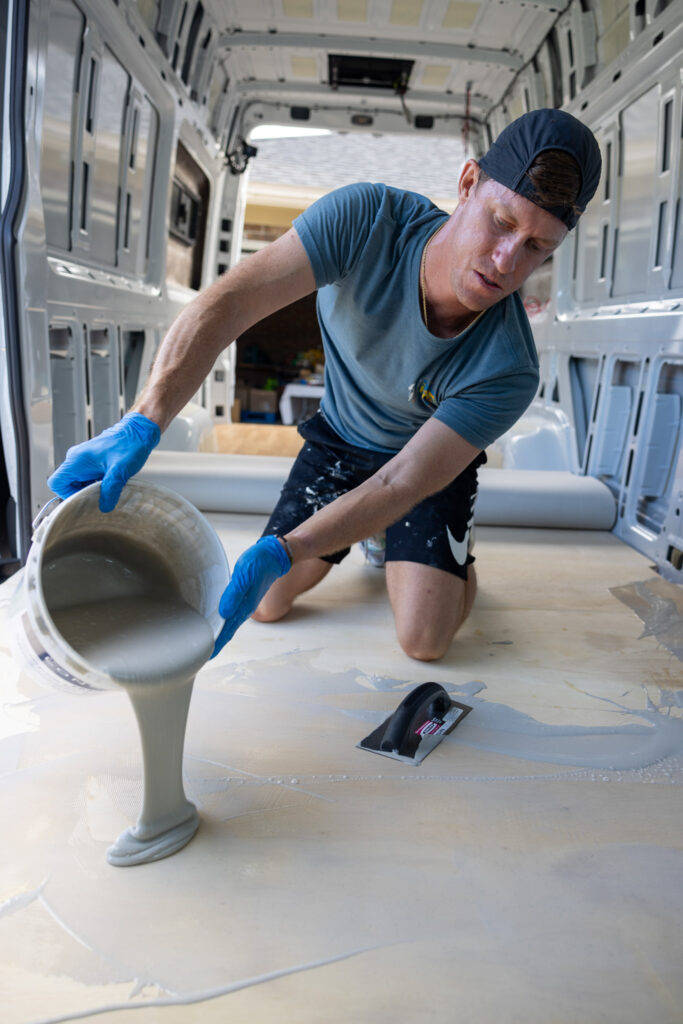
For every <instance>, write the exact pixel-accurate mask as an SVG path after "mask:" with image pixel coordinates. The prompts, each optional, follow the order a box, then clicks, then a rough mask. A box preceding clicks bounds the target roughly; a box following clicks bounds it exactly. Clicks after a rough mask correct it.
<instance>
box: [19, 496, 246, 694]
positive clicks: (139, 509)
mask: <svg viewBox="0 0 683 1024" xmlns="http://www.w3.org/2000/svg"><path fill="white" fill-rule="evenodd" d="M99 493H100V485H99V484H98V483H95V484H91V485H90V486H88V487H86V488H84V489H83V490H81V491H79V492H78V493H77V494H74V495H72V496H71V497H70V498H67V499H66V500H65V501H63V502H61V503H60V504H57V505H56V507H53V508H52V510H50V511H47V512H46V514H45V515H44V516H42V514H41V516H39V517H38V519H37V520H36V523H35V524H34V527H35V532H34V534H33V540H32V545H31V548H30V551H29V554H28V558H27V561H26V565H25V567H24V569H23V570H22V575H23V578H22V581H21V583H20V585H19V586H18V588H17V590H16V592H15V595H14V598H13V600H12V602H11V605H10V617H11V619H12V620H13V625H14V629H13V633H14V640H15V646H16V651H17V654H18V655H19V658H20V660H21V661H22V662H23V663H24V667H25V668H26V670H27V671H28V672H29V673H30V674H31V675H33V676H35V677H37V678H38V679H39V680H41V681H42V682H45V683H48V684H49V685H51V686H53V687H57V688H59V689H65V688H66V689H69V690H71V691H72V692H73V691H74V688H80V689H86V690H87V689H117V688H118V686H119V684H118V683H116V682H115V681H114V680H113V679H112V678H111V676H109V675H108V674H107V673H106V672H103V671H101V670H100V669H98V668H97V667H96V666H95V665H93V664H91V663H89V662H88V661H87V660H86V659H85V658H84V657H83V656H82V655H81V654H79V652H78V651H76V650H74V648H73V647H71V646H70V645H69V644H68V643H67V641H66V640H65V639H64V637H63V636H62V635H61V634H60V632H59V630H58V629H57V627H56V626H55V623H54V621H53V619H52V616H51V614H50V605H49V601H48V600H47V599H46V593H45V587H44V585H43V583H44V569H45V565H46V563H47V561H48V559H49V557H50V552H51V551H53V550H54V549H55V547H57V545H59V544H63V543H64V542H66V541H70V542H71V543H72V544H73V543H77V541H78V538H79V536H84V537H85V536H90V537H92V536H93V534H95V535H97V536H98V537H99V538H100V539H101V542H102V544H106V542H107V537H108V536H111V535H117V534H119V535H121V534H123V535H124V536H125V537H128V538H130V537H133V538H134V539H135V542H136V544H137V545H138V546H140V547H142V548H145V549H147V550H148V551H149V554H150V556H153V557H154V558H155V559H160V560H161V561H162V562H163V565H164V568H165V570H167V571H168V573H169V575H170V576H172V577H173V580H174V582H175V585H176V586H177V591H178V594H179V596H180V597H181V598H182V599H183V600H184V601H186V602H187V604H188V605H190V607H191V608H194V609H195V611H198V612H199V613H200V614H201V615H203V616H204V618H205V619H206V620H207V622H208V624H209V626H210V628H211V630H212V632H213V634H214V637H217V636H218V634H219V632H220V629H221V626H222V625H223V620H222V619H221V617H220V615H219V614H218V602H219V599H220V597H221V594H222V593H223V590H224V588H225V586H226V585H227V582H228V579H229V575H230V570H229V566H228V560H227V557H226V554H225V551H224V549H223V546H222V544H221V542H220V540H219V539H218V537H217V535H216V533H215V531H214V530H213V528H212V527H211V526H210V524H209V523H208V522H207V520H206V519H205V518H204V516H203V515H202V514H201V513H200V512H199V511H198V510H197V509H196V508H195V507H194V505H192V504H191V503H190V502H189V501H187V500H186V499H185V498H183V497H181V496H180V495H179V494H175V493H174V492H173V491H170V490H168V489H167V488H165V487H161V486H158V485H156V484H151V483H147V482H145V481H139V480H132V481H129V483H127V484H126V486H125V487H124V489H123V492H122V494H121V498H120V499H119V502H118V504H117V506H116V508H115V509H114V510H113V511H112V512H108V513H106V514H104V513H102V512H100V510H99V507H98V500H99ZM46 508H47V507H46ZM114 539H115V537H114ZM83 596H84V598H86V599H87V595H83Z"/></svg>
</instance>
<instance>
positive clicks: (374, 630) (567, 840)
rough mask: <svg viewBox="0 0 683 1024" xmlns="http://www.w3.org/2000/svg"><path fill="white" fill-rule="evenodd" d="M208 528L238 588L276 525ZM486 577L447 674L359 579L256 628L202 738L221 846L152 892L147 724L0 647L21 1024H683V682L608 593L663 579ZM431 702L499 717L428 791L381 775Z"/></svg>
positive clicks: (249, 628) (194, 733) (334, 580)
mask: <svg viewBox="0 0 683 1024" xmlns="http://www.w3.org/2000/svg"><path fill="white" fill-rule="evenodd" d="M211 519H212V522H213V523H214V525H215V526H216V528H217V529H218V531H219V533H220V535H221V537H222V538H223V540H224V542H225V545H226V548H227V551H228V554H229V557H230V561H231V564H232V563H233V562H234V560H235V558H236V556H237V555H238V554H239V552H240V551H241V550H242V549H243V548H244V547H245V546H246V544H247V543H249V542H250V541H251V540H253V539H255V537H256V536H257V534H258V532H259V529H260V525H261V522H262V520H261V518H260V517H246V516H245V517H233V516H213V517H211ZM476 553H477V566H478V570H479V574H480V580H481V589H480V595H479V598H478V601H477V604H476V605H475V609H474V612H473V614H472V616H471V619H470V621H469V622H468V623H467V625H466V626H465V628H464V630H463V633H462V636H461V637H460V639H458V640H457V641H456V643H455V644H454V645H453V647H452V650H451V652H450V653H449V655H448V657H447V658H446V659H445V660H444V661H443V662H441V663H439V664H437V665H425V664H419V663H417V662H413V661H410V660H409V659H408V658H406V657H405V656H404V655H403V654H402V653H401V652H400V650H399V648H398V646H397V644H396V642H395V640H394V636H393V630H392V624H391V616H390V612H389V609H388V606H387V601H386V596H385V593H384V582H383V573H382V571H381V570H376V569H373V568H371V567H369V566H366V565H364V564H363V562H362V559H361V556H360V554H359V553H358V552H357V551H354V552H353V553H352V555H351V556H350V558H349V559H348V560H347V562H346V563H345V564H344V565H343V566H342V567H341V568H340V569H339V570H335V571H334V572H333V573H332V574H331V576H330V577H328V579H327V580H326V581H324V583H323V584H322V585H321V586H320V587H319V588H318V590H317V591H314V592H312V593H311V594H310V595H309V596H307V598H306V600H305V601H302V603H301V606H300V608H299V609H298V610H297V611H296V612H295V613H294V614H293V615H292V617H291V619H290V620H289V621H286V622H283V623H281V624H277V625H271V626H266V625H258V624H255V623H248V624H246V625H245V626H244V627H243V628H242V630H241V631H240V632H239V634H238V635H237V637H236V638H235V639H234V641H233V642H232V644H230V645H229V646H228V648H226V649H225V650H224V651H223V653H222V655H221V656H220V657H219V658H218V659H217V660H216V661H214V662H211V663H209V665H208V666H206V667H205V668H204V669H203V670H202V672H201V673H200V675H199V677H198V679H197V684H196V689H195V693H194V697H193V703H192V707H191V709H190V721H189V726H188V735H187V741H186V760H185V767H186V776H187V779H186V788H187V792H188V795H190V796H191V798H192V799H194V800H195V802H196V803H197V804H198V806H199V808H200V811H201V815H202V825H201V828H200V831H199V833H198V834H197V836H196V838H195V839H194V841H193V842H192V843H191V844H190V845H189V846H188V847H187V848H186V849H185V850H184V851H182V852H181V853H179V854H177V855H176V856H174V857H171V858H169V859H168V860H165V861H160V862H158V863H156V864H151V865H146V866H144V867H137V868H128V869H117V868H112V867H110V866H109V865H108V864H107V862H106V860H105V851H106V848H107V846H108V845H109V843H110V842H111V841H112V840H113V839H114V838H115V836H116V835H117V834H118V832H119V831H120V830H121V829H122V828H124V827H125V826H126V825H127V824H130V823H131V822H132V821H133V820H134V819H135V817H136V813H137V810H138V807H139V800H140V763H139V758H140V755H139V746H138V739H137V734H136V728H135V724H134V720H133V715H132V711H131V708H130V706H129V705H128V702H127V699H126V698H125V696H124V695H123V694H118V693H98V694H94V695H85V696H84V695H74V696H71V695H66V694H61V693H57V692H52V691H50V690H44V689H41V688H40V687H39V686H38V685H36V684H35V683H34V682H32V681H31V680H30V679H29V678H27V676H26V675H25V674H24V673H23V672H22V671H21V670H20V667H19V666H18V665H17V664H16V663H15V662H14V661H13V659H12V656H11V654H10V653H9V646H10V638H9V637H8V636H7V629H6V627H5V622H4V618H3V619H2V623H1V627H0V629H1V631H0V643H1V644H2V649H1V651H0V655H1V658H2V663H1V665H0V687H1V688H2V691H1V692H2V710H1V712H0V736H2V737H3V738H2V739H1V740H0V771H1V772H2V776H1V778H0V787H1V791H2V808H3V839H2V858H1V861H2V867H1V873H0V993H2V996H1V997H0V998H1V1004H2V1011H1V1013H0V1017H1V1020H2V1022H3V1024H28V1022H31V1024H35V1022H38V1021H51V1022H55V1021H67V1020H75V1019H84V1020H92V1019H94V1015H96V1014H100V1013H104V1016H103V1017H102V1018H101V1019H102V1020H106V1021H108V1022H111V1024H131V1022H133V1021H134V1022H135V1024H152V1022H161V1024H187V1022H191V1024H194V1022H202V1024H213V1022H230V1024H242V1022H244V1024H247V1022H249V1024H261V1022H263V1024H290V1022H291V1024H294V1022H296V1024H313V1022H316V1024H317V1022H320V1024H354V1022H362V1024H365V1022H372V1024H385V1022H386V1024H390V1022H391V1024H396V1022H400V1024H407V1022H410V1024H412V1022H417V1024H422V1022H438V1024H451V1022H455V1021H457V1022H463V1024H517V1022H519V1024H565V1022H567V1024H568V1022H572V1024H579V1022H580V1024H598V1022H600V1024H612V1022H614V1024H643V1022H646V1021H647V1022H648V1024H674V1022H675V1024H680V1022H681V1020H682V1019H683V971H682V970H681V964H682V963H683V928H682V922H683V881H682V880H683V800H682V797H683V671H682V670H683V665H682V663H681V662H680V661H679V660H678V659H677V658H676V657H674V655H672V654H670V653H669V652H668V651H667V649H666V648H665V647H663V646H661V645H660V644H659V643H658V641H657V639H656V638H655V637H654V636H641V634H642V632H643V624H642V623H641V621H640V620H639V619H638V618H637V616H636V615H635V614H634V613H633V612H632V611H631V610H630V609H629V608H628V607H626V606H625V605H624V604H623V603H621V602H620V601H619V600H617V599H616V597H614V596H613V595H612V594H611V593H610V589H609V588H611V587H616V586H620V585H625V584H629V583H631V582H633V581H636V580H645V579H648V578H650V577H651V576H652V571H651V569H650V567H649V565H648V563H647V561H646V560H645V559H644V558H643V557H642V556H640V555H639V554H638V553H636V552H634V551H632V550H631V549H629V548H626V547H624V546H623V545H621V544H620V543H619V542H618V541H616V540H615V539H614V538H613V537H612V536H611V535H608V534H595V533H567V532H560V531H526V530H500V529H480V530H479V532H478V540H477V551H476ZM11 586H12V583H11V581H10V584H9V585H5V586H3V587H0V603H2V604H4V603H6V601H7V599H8V597H9V592H10V590H11ZM0 612H2V609H0ZM2 614H3V615H4V612H2ZM431 679H434V680H437V681H439V682H441V683H443V684H444V685H446V686H447V687H448V688H449V689H450V690H451V692H452V693H453V695H454V696H456V697H459V698H460V699H461V700H464V701H465V703H469V704H471V705H472V706H473V708H474V710H473V712H472V713H471V714H470V715H469V716H468V717H467V718H466V719H465V720H464V721H463V723H462V724H461V725H460V726H459V727H458V728H457V729H456V730H455V731H454V732H453V733H452V734H451V735H450V736H449V737H447V738H446V740H445V741H444V742H443V743H442V744H441V745H440V746H439V747H438V748H437V749H436V751H434V752H433V753H432V754H431V755H430V756H429V757H428V758H427V760H426V761H425V762H424V763H423V764H422V766H421V767H419V768H413V767H409V766H405V765H402V764H399V763H398V762H395V761H392V760H389V759H387V758H382V757H379V756H376V755H372V754H369V753H367V752H364V751H361V750H358V749H357V748H356V746H355V744H356V743H357V742H358V741H359V740H360V739H361V738H362V737H363V736H365V735H366V734H367V733H368V732H370V731H371V729H372V727H373V726H374V725H375V724H376V723H377V722H379V721H381V720H382V719H383V718H384V717H385V716H386V714H388V713H389V712H390V711H391V710H393V708H395V706H396V705H397V704H398V702H399V701H400V699H401V697H402V695H403V693H404V692H405V690H407V689H409V688H410V687H412V686H413V685H416V684H417V683H420V682H423V681H426V680H431ZM145 1006H146V1008H144V1007H145ZM97 1019H100V1018H97Z"/></svg>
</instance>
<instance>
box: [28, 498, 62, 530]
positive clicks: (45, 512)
mask: <svg viewBox="0 0 683 1024" xmlns="http://www.w3.org/2000/svg"><path fill="white" fill-rule="evenodd" d="M61 500H62V499H61V498H60V497H59V495H58V494H55V496H54V498H50V500H49V501H48V502H47V503H46V504H45V505H43V507H42V508H41V510H40V512H39V513H38V515H37V516H36V518H35V519H34V520H33V522H32V523H31V532H32V533H35V532H36V530H37V529H38V527H39V526H40V524H41V523H42V521H43V519H46V518H47V516H49V515H50V512H52V509H53V507H54V506H55V505H57V504H58V503H59V502H60V501H61Z"/></svg>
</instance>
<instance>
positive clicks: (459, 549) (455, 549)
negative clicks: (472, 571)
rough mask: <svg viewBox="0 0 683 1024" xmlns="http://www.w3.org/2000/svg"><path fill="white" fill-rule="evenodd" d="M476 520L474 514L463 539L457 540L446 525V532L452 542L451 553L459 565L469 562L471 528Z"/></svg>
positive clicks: (450, 542) (449, 541)
mask: <svg viewBox="0 0 683 1024" xmlns="http://www.w3.org/2000/svg"><path fill="white" fill-rule="evenodd" d="M473 522H474V516H472V518H471V519H470V521H469V523H468V524H467V529H466V530H465V536H464V537H463V539H462V540H456V539H455V537H454V536H453V534H452V533H451V531H450V530H449V528H448V527H446V533H447V534H448V543H449V544H450V548H451V554H452V555H453V558H454V559H455V561H456V562H457V563H458V565H466V564H467V543H468V541H469V539H470V529H471V527H472V523H473Z"/></svg>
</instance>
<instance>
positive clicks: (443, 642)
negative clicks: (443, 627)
mask: <svg viewBox="0 0 683 1024" xmlns="http://www.w3.org/2000/svg"><path fill="white" fill-rule="evenodd" d="M461 624H462V622H460V623H458V625H457V626H456V627H455V629H454V630H453V632H452V633H451V634H450V635H446V636H444V634H443V632H441V631H439V632H437V631H434V630H431V629H429V628H427V629H422V630H420V629H415V628H411V627H410V626H403V627H398V626H397V635H398V641H399V643H400V645H401V647H402V648H403V650H404V651H405V653H406V654H407V655H408V657H409V658H414V659H415V660H416V661H439V660H440V659H441V658H443V656H444V654H446V652H447V651H448V649H449V647H450V646H451V644H452V643H453V638H454V636H455V634H456V633H457V631H458V628H459V627H460V625H461Z"/></svg>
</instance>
